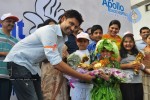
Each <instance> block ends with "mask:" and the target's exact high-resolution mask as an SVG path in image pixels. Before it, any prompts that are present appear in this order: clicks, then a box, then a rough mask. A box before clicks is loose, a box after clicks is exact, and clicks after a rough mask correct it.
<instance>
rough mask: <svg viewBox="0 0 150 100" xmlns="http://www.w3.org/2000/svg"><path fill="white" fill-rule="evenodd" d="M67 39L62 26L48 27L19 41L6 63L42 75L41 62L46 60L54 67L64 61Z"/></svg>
mask: <svg viewBox="0 0 150 100" xmlns="http://www.w3.org/2000/svg"><path fill="white" fill-rule="evenodd" d="M66 39H67V37H66V36H63V34H62V32H61V28H60V25H46V26H44V27H41V28H39V29H37V30H36V31H35V32H34V33H32V34H31V35H29V36H27V37H26V38H25V39H23V40H21V41H19V42H18V43H17V44H16V45H15V46H14V47H13V48H12V49H11V51H10V52H9V54H8V55H7V56H6V58H5V60H4V61H5V62H14V63H16V64H18V65H21V66H24V67H26V68H27V69H28V70H29V71H30V72H31V73H32V74H33V75H34V74H37V73H38V74H39V75H40V73H41V71H40V68H39V62H41V61H42V60H44V59H45V58H47V59H48V61H49V62H50V63H51V64H52V65H56V64H58V63H60V62H61V61H62V47H63V45H64V42H65V41H66Z"/></svg>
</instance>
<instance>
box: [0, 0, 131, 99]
mask: <svg viewBox="0 0 150 100" xmlns="http://www.w3.org/2000/svg"><path fill="white" fill-rule="evenodd" d="M0 7H1V9H0V16H2V15H3V14H5V13H12V14H13V15H16V16H18V17H19V21H18V22H17V23H16V24H15V27H14V29H13V31H12V35H13V36H14V37H16V38H17V39H18V40H21V39H23V38H25V37H26V36H28V35H29V34H31V33H33V32H34V31H35V30H36V29H37V26H38V25H39V24H41V23H43V22H44V21H45V20H46V19H48V18H53V19H54V20H56V21H58V19H59V17H60V15H62V14H63V13H64V11H66V10H69V9H75V10H78V11H79V12H80V13H81V14H82V16H83V19H84V22H83V24H82V25H81V28H83V29H84V30H86V29H87V28H89V27H92V26H93V25H95V24H99V25H101V26H102V27H103V30H104V33H107V29H108V26H109V23H110V21H111V20H114V19H117V20H119V21H120V22H121V29H120V32H119V34H120V35H121V36H122V35H123V33H124V32H126V31H131V32H132V20H130V19H132V14H131V5H130V0H1V3H0ZM0 27H1V25H0ZM43 35H44V33H43ZM11 97H12V98H11V100H16V97H15V93H12V96H11Z"/></svg>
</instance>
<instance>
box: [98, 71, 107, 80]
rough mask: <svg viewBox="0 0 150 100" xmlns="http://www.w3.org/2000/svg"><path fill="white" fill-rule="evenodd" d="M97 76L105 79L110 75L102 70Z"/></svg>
mask: <svg viewBox="0 0 150 100" xmlns="http://www.w3.org/2000/svg"><path fill="white" fill-rule="evenodd" d="M99 76H100V77H101V78H103V79H105V80H107V81H108V80H109V79H110V75H107V74H105V73H104V72H103V71H101V72H100V73H99Z"/></svg>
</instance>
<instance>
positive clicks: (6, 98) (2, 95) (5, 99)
mask: <svg viewBox="0 0 150 100" xmlns="http://www.w3.org/2000/svg"><path fill="white" fill-rule="evenodd" d="M11 90H12V85H11V82H10V80H9V79H4V78H0V100H10V95H11Z"/></svg>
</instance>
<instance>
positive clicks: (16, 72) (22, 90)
mask: <svg viewBox="0 0 150 100" xmlns="http://www.w3.org/2000/svg"><path fill="white" fill-rule="evenodd" d="M8 69H11V72H10V77H11V82H12V84H13V86H14V90H15V92H16V96H17V98H18V100H43V97H42V92H41V79H40V77H39V75H32V74H31V72H30V71H29V70H28V69H27V68H25V67H24V66H20V65H17V64H15V63H12V62H10V63H8Z"/></svg>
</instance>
